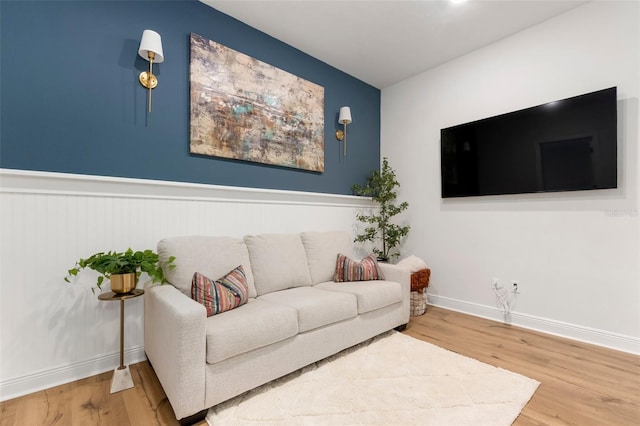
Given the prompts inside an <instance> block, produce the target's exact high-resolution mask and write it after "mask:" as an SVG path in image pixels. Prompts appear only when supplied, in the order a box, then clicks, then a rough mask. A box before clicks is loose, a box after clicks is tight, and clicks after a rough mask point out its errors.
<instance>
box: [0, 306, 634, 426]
mask: <svg viewBox="0 0 640 426" xmlns="http://www.w3.org/2000/svg"><path fill="white" fill-rule="evenodd" d="M404 333H405V334H407V335H410V336H413V337H415V338H418V339H420V340H424V341H427V342H431V343H433V344H436V345H438V346H441V347H443V348H446V349H449V350H451V351H454V352H458V353H460V354H462V355H466V356H469V357H471V358H475V359H477V360H480V361H482V362H486V363H487V364H491V365H495V366H497V367H501V368H504V369H507V370H510V371H513V372H516V373H520V374H523V375H525V376H527V377H530V378H533V379H536V380H538V381H539V382H541V385H540V387H539V388H538V390H537V391H536V393H535V394H534V396H533V398H532V399H531V401H529V404H528V405H527V406H526V407H525V408H524V410H523V411H522V413H521V414H520V416H519V417H518V419H517V420H516V422H515V423H514V424H515V425H518V426H528V425H581V426H583V425H584V426H591V425H594V426H596V425H598V426H600V425H615V426H618V425H639V424H640V357H639V356H635V355H631V354H626V353H623V352H617V351H613V350H609V349H605V348H601V347H598V346H593V345H589V344H585V343H580V342H576V341H572V340H567V339H562V338H559V337H554V336H549V335H545V334H542V333H537V332H533V331H529V330H525V329H521V328H518V327H511V326H508V325H504V324H501V323H497V322H494V321H489V320H485V319H482V318H477V317H473V316H469V315H464V314H461V313H457V312H454V311H448V310H444V309H440V308H436V307H432V306H429V307H428V308H427V312H426V313H425V314H424V315H422V316H419V317H412V318H411V321H410V322H409V326H408V327H407V329H406V330H405V331H404ZM425 362H428V360H425ZM130 369H131V374H132V376H133V378H134V383H135V387H134V388H133V389H129V390H126V391H122V392H119V393H116V394H113V395H111V394H109V387H110V382H111V375H112V373H111V372H107V373H104V374H100V375H97V376H94V377H90V378H87V379H83V380H79V381H77V382H73V383H69V384H66V385H62V386H57V387H55V388H51V389H47V390H45V391H41V392H36V393H34V394H31V395H27V396H24V397H21V398H16V399H12V400H9V401H5V402H2V403H0V425H2V426H32V425H33V426H36V425H83V426H84V425H114V426H127V425H135V426H139V425H175V424H177V421H176V419H175V415H174V414H173V410H172V409H171V406H170V405H169V402H168V401H167V399H166V396H165V394H164V392H163V390H162V387H161V386H160V383H159V382H158V379H157V378H156V376H155V373H154V372H153V369H152V368H151V367H150V366H149V364H148V363H147V362H142V363H138V364H134V365H132V366H130ZM200 424H201V425H206V423H204V422H203V423H200Z"/></svg>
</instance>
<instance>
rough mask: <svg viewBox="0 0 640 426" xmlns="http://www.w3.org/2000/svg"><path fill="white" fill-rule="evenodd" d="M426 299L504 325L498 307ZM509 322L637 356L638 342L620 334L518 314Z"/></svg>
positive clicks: (512, 314)
mask: <svg viewBox="0 0 640 426" xmlns="http://www.w3.org/2000/svg"><path fill="white" fill-rule="evenodd" d="M428 300H429V304H430V305H433V306H438V307H441V308H444V309H449V310H452V311H457V312H462V313H465V314H469V315H474V316H477V317H481V318H486V319H490V320H494V321H498V322H502V323H504V322H505V320H504V315H503V313H502V311H501V310H500V309H498V308H494V307H491V306H486V305H480V304H477V303H472V302H466V301H464V300H458V299H452V298H449V297H443V296H437V295H433V294H429V295H428ZM508 323H509V324H512V325H516V326H518V327H523V328H527V329H530V330H535V331H540V332H543V333H547V334H552V335H554V336H560V337H566V338H568V339H572V340H578V341H581V342H585V343H590V344H593V345H598V346H603V347H606V348H610V349H615V350H618V351H622V352H628V353H632V354H636V355H639V354H640V339H637V338H634V337H631V336H626V335H623V334H617V333H611V332H607V331H603V330H598V329H594V328H590V327H584V326H580V325H575V324H569V323H565V322H562V321H556V320H551V319H547V318H541V317H537V316H533V315H528V314H523V313H519V312H511V313H510V321H509V322H508Z"/></svg>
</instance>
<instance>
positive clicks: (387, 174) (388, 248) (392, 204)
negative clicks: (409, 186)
mask: <svg viewBox="0 0 640 426" xmlns="http://www.w3.org/2000/svg"><path fill="white" fill-rule="evenodd" d="M399 187H400V183H398V181H397V179H396V173H395V171H394V170H393V169H392V168H391V167H390V166H389V162H388V160H387V158H386V157H384V158H383V159H382V168H381V169H380V170H379V171H378V170H376V171H374V172H373V173H372V174H371V175H370V176H369V177H368V178H367V182H366V184H365V185H364V186H360V185H357V184H356V185H353V186H352V190H353V192H354V193H355V194H356V195H364V196H368V197H371V198H372V199H373V201H374V202H375V203H377V204H378V205H379V209H376V210H375V211H373V212H372V214H369V215H367V214H362V213H358V214H357V215H356V218H357V219H358V221H360V222H364V223H366V224H367V226H366V228H365V229H364V233H362V234H360V235H358V236H356V239H355V240H354V241H355V242H359V243H364V242H367V241H370V242H372V243H374V244H375V243H376V242H377V241H381V242H382V249H380V248H378V247H375V248H374V249H373V252H374V253H375V254H376V255H377V256H378V260H381V261H388V260H389V259H390V258H392V257H396V256H398V255H399V254H400V253H399V252H397V251H396V252H393V250H394V249H395V248H396V247H397V246H399V245H400V243H401V242H402V241H403V240H404V239H405V238H406V236H407V235H408V234H409V230H410V229H411V227H410V226H409V225H405V226H400V225H397V224H395V223H391V219H392V218H393V217H394V216H396V215H397V214H400V213H401V212H403V211H404V210H406V209H407V208H408V207H409V203H407V202H406V201H403V202H402V203H400V204H398V205H396V198H397V188H399Z"/></svg>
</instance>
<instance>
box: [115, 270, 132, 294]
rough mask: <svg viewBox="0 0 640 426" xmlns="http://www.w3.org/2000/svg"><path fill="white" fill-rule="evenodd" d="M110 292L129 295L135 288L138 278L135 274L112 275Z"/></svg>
mask: <svg viewBox="0 0 640 426" xmlns="http://www.w3.org/2000/svg"><path fill="white" fill-rule="evenodd" d="M110 280H111V291H112V292H114V293H130V292H131V291H133V289H134V288H136V284H137V283H138V278H137V277H136V273H135V272H130V273H128V274H113V275H111V277H110Z"/></svg>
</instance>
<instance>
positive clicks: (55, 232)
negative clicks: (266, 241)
mask: <svg viewBox="0 0 640 426" xmlns="http://www.w3.org/2000/svg"><path fill="white" fill-rule="evenodd" d="M0 183H1V185H0V232H1V239H0V343H1V344H0V400H5V399H10V398H13V397H15V396H19V395H22V394H27V393H31V392H34V391H36V390H39V389H44V388H48V387H51V386H54V385H56V384H60V383H66V382H70V381H73V380H77V379H80V378H83V377H87V376H91V375H93V374H97V373H100V372H104V371H108V370H110V369H113V368H115V367H117V366H118V365H119V348H120V347H119V304H118V303H113V302H101V301H98V299H97V294H96V295H94V294H93V293H92V291H91V287H92V286H93V284H94V283H95V273H92V271H86V272H82V273H81V274H80V275H79V278H78V279H77V280H76V282H74V283H73V285H71V284H67V283H66V282H64V280H63V278H64V277H65V275H66V271H67V270H68V269H69V268H71V267H73V266H74V263H75V261H76V260H77V259H79V258H80V257H87V256H89V255H91V254H93V253H95V252H98V251H106V250H118V251H121V250H125V249H127V248H128V247H132V248H133V249H135V250H139V249H144V248H152V249H154V250H155V247H156V243H157V242H158V240H160V239H161V238H163V237H168V236H175V235H193V234H201V235H229V236H242V235H245V234H259V233H267V232H276V233H277V232H300V231H304V230H317V231H323V230H334V229H338V230H346V231H348V232H352V233H353V232H354V226H355V213H356V211H357V210H359V209H362V208H368V207H370V206H371V203H370V200H369V199H365V198H362V197H351V196H343V195H329V194H313V193H300V192H290V191H270V190H259V189H247V188H230V187H218V186H212V185H198V184H181V183H171V182H157V181H145V180H139V179H121V178H107V177H97V176H80V175H68V174H57V173H42V172H28V171H13V170H0ZM179 261H180V259H176V263H177V262H179ZM107 290H108V286H107ZM142 297H144V296H142ZM125 313H126V318H125V324H126V325H125V364H131V363H133V362H138V361H141V360H144V359H145V356H144V348H143V344H144V337H143V324H142V322H143V300H142V298H137V299H134V300H130V301H127V302H125Z"/></svg>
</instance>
